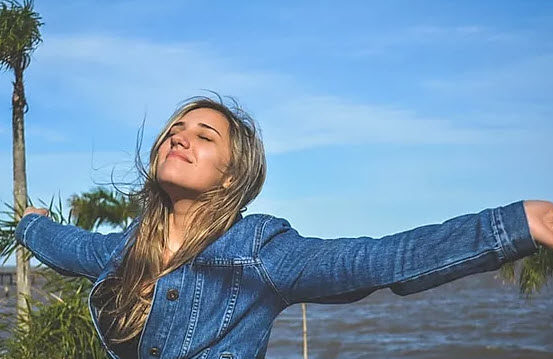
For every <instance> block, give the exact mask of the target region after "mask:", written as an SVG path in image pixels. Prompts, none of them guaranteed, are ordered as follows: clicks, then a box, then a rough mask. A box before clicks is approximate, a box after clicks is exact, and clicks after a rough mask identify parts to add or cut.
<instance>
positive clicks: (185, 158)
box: [166, 151, 192, 163]
mask: <svg viewBox="0 0 553 359" xmlns="http://www.w3.org/2000/svg"><path fill="white" fill-rule="evenodd" d="M172 157H175V158H178V159H180V160H183V161H185V162H188V163H192V161H191V160H190V158H189V157H188V156H187V155H186V154H184V153H179V152H176V151H172V152H169V154H168V155H167V157H166V158H172Z"/></svg>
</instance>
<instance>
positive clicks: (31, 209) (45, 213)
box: [21, 206, 50, 218]
mask: <svg viewBox="0 0 553 359" xmlns="http://www.w3.org/2000/svg"><path fill="white" fill-rule="evenodd" d="M29 213H36V214H40V215H41V216H48V215H49V214H50V211H48V210H47V209H46V208H35V207H32V206H29V207H27V208H25V211H23V216H21V218H23V217H25V216H26V215H28V214H29Z"/></svg>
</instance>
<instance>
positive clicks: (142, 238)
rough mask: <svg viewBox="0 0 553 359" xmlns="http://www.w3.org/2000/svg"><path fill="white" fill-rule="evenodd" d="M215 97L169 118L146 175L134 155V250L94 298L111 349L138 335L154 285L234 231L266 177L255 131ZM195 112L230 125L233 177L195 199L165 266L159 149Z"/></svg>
mask: <svg viewBox="0 0 553 359" xmlns="http://www.w3.org/2000/svg"><path fill="white" fill-rule="evenodd" d="M217 97H218V101H216V100H213V99H211V98H208V97H194V98H192V99H190V100H188V101H187V102H185V103H184V104H183V105H182V106H180V107H179V108H178V109H177V110H176V111H175V112H174V113H173V115H172V116H171V117H170V118H169V120H168V121H167V123H166V125H165V127H164V128H163V130H162V131H161V133H160V134H159V135H158V137H157V139H156V140H155V142H154V144H153V146H152V148H151V150H150V160H149V169H148V170H147V171H146V170H145V169H144V167H143V166H142V162H141V161H140V155H139V149H137V151H136V157H135V162H136V166H137V168H138V169H139V173H140V174H141V177H142V178H143V179H144V184H143V186H142V188H141V189H140V190H139V191H137V192H135V193H133V194H132V195H133V196H135V197H136V200H137V201H139V203H140V207H141V210H142V213H141V218H140V221H139V223H138V226H137V228H136V230H135V232H134V233H133V237H134V238H133V239H134V240H133V241H129V242H130V243H132V242H134V244H133V245H130V246H128V247H127V248H126V254H125V256H124V259H123V262H122V264H121V266H119V267H118V268H117V271H116V276H115V277H114V279H112V280H109V281H105V282H104V283H102V285H100V286H99V287H98V288H97V290H96V291H95V295H94V296H95V298H103V299H102V300H101V302H103V305H102V307H101V308H100V310H99V314H98V315H99V317H100V318H102V317H103V318H104V320H105V319H106V318H108V319H109V322H111V324H110V325H109V328H108V330H107V331H108V333H106V336H107V338H108V339H109V341H110V342H111V343H121V342H125V341H127V340H130V339H132V338H134V337H135V336H137V335H138V334H139V333H140V332H141V331H142V329H143V327H144V325H145V321H146V318H147V314H148V312H149V310H150V307H151V304H152V299H153V298H152V297H153V289H154V284H155V282H156V280H157V279H158V278H160V277H161V276H163V275H165V274H167V273H169V272H171V271H173V270H175V269H176V268H178V267H180V266H181V265H183V264H185V263H187V262H189V261H190V262H193V261H194V258H195V257H196V256H197V255H198V254H199V253H201V252H202V251H203V250H204V249H205V248H206V247H207V246H208V245H209V244H211V243H212V242H213V241H215V240H216V239H217V238H218V237H219V236H220V235H222V234H223V233H225V232H226V231H227V230H228V229H229V228H230V227H231V226H232V225H233V223H234V222H235V220H236V218H237V216H238V214H239V213H241V212H244V211H245V210H246V206H247V205H248V204H249V203H251V201H253V200H254V199H255V197H257V195H258V194H259V193H260V192H261V188H262V187H263V183H264V182H265V177H266V161H265V151H264V148H263V142H262V139H261V134H260V131H259V129H258V126H257V125H256V122H255V121H254V120H253V119H252V118H251V117H250V116H249V115H248V114H247V113H246V112H245V111H244V110H242V109H241V108H240V106H239V105H238V104H237V103H236V101H234V100H233V99H231V102H232V103H231V105H230V106H229V105H226V104H224V102H223V100H222V99H221V97H219V96H218V95H217ZM199 108H210V109H213V110H216V111H218V112H220V113H222V114H223V115H224V116H225V118H226V119H227V120H228V121H229V134H230V143H231V158H230V162H229V165H228V167H227V169H226V172H225V173H224V176H223V178H225V177H227V176H231V178H232V181H231V182H230V186H228V187H227V188H225V187H223V186H220V187H219V188H214V189H212V190H209V191H207V192H205V193H202V194H201V195H200V196H199V198H198V202H199V205H198V207H197V208H196V209H195V210H194V211H193V212H192V213H191V214H190V216H191V217H190V218H191V221H190V223H192V226H191V228H190V230H189V232H188V233H186V234H185V237H184V242H183V244H182V246H181V247H180V249H179V250H178V251H177V252H175V254H174V255H173V256H172V258H171V259H170V260H169V261H168V263H167V264H166V265H164V261H163V253H164V250H165V249H166V248H167V240H168V237H169V236H168V219H169V211H170V208H171V201H170V199H169V197H168V195H167V194H166V193H165V192H164V191H163V189H162V188H161V186H160V184H159V183H158V181H157V180H156V178H157V173H156V168H157V161H158V160H159V159H158V149H159V147H160V145H161V143H162V142H163V141H164V139H165V138H166V136H167V134H168V132H169V130H170V128H171V125H172V124H173V123H174V122H176V121H177V120H179V119H180V118H181V117H182V116H184V115H185V114H187V113H188V112H190V111H192V110H195V109H199ZM105 298H108V300H107V301H106V300H105Z"/></svg>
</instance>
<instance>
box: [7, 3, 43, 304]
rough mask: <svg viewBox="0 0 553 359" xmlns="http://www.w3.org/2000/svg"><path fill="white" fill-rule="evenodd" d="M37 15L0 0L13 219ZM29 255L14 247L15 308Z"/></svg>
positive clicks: (25, 289)
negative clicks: (10, 77)
mask: <svg viewBox="0 0 553 359" xmlns="http://www.w3.org/2000/svg"><path fill="white" fill-rule="evenodd" d="M40 20H41V18H40V15H39V14H38V13H36V12H34V11H33V2H32V0H25V1H24V2H23V5H21V4H19V3H18V2H17V1H10V0H8V1H2V2H1V7H0V69H3V70H12V71H13V73H14V75H15V81H14V82H13V95H12V126H13V197H14V208H15V216H16V219H19V218H20V216H21V214H22V213H23V210H24V208H25V207H26V204H27V173H26V169H25V136H24V127H23V124H24V121H23V116H24V114H25V112H26V111H27V109H28V107H27V101H26V100H25V90H24V86H23V71H25V69H26V68H27V67H28V66H29V64H30V62H31V53H32V52H33V51H34V50H35V49H36V47H37V46H38V44H39V43H40V42H41V41H42V39H41V37H40V31H39V28H40V26H42V25H43V23H42V22H41V21H40ZM28 257H29V255H28V254H27V253H26V250H25V249H24V248H22V247H19V248H18V249H17V255H16V260H17V279H16V280H17V293H18V296H17V308H18V309H17V310H18V313H23V312H22V311H21V308H22V307H23V306H24V305H25V295H27V296H29V295H30V293H31V286H30V282H29V272H30V266H29V260H28V259H26V258H28Z"/></svg>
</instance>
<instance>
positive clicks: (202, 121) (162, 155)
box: [157, 108, 230, 201]
mask: <svg viewBox="0 0 553 359" xmlns="http://www.w3.org/2000/svg"><path fill="white" fill-rule="evenodd" d="M229 161H230V136H229V123H228V120H227V119H226V118H225V116H224V115H223V114H222V113H220V112H219V111H216V110H212V109H210V108H199V109H195V110H192V111H190V112H188V113H187V114H185V115H184V116H182V117H181V118H180V119H179V120H177V121H175V122H174V123H173V125H172V126H171V128H170V130H169V132H168V135H167V136H166V137H165V139H164V140H163V142H162V143H161V146H160V147H159V150H158V161H157V180H158V182H159V183H160V185H161V187H162V188H163V189H164V190H165V192H167V194H168V195H169V196H170V197H171V198H172V199H173V201H175V200H177V199H179V198H194V197H195V196H196V195H198V194H199V193H203V192H206V191H207V190H209V189H212V188H214V187H218V186H221V185H225V186H226V185H228V183H227V181H225V182H223V173H222V172H223V171H224V170H225V168H226V166H227V165H228V163H229Z"/></svg>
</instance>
